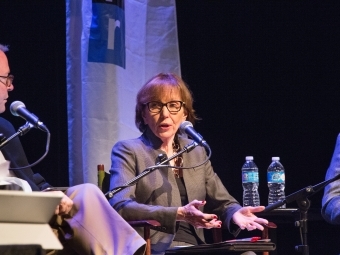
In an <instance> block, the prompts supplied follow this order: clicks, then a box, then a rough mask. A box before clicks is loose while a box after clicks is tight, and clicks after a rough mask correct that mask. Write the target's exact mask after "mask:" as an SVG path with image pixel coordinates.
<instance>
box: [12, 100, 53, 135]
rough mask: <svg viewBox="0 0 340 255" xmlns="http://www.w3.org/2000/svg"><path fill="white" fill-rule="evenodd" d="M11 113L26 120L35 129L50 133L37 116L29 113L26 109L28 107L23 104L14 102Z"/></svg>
mask: <svg viewBox="0 0 340 255" xmlns="http://www.w3.org/2000/svg"><path fill="white" fill-rule="evenodd" d="M10 110H11V113H12V114H13V115H14V116H19V117H21V118H23V119H25V120H26V121H27V122H29V123H30V124H32V125H33V126H34V127H35V128H38V129H40V130H42V131H45V132H49V131H48V129H47V127H46V126H45V125H44V123H42V122H41V121H40V120H39V118H38V117H37V116H35V115H34V114H33V113H31V112H29V111H28V110H27V109H26V106H25V104H24V103H23V102H20V101H14V102H13V103H12V104H11V106H10Z"/></svg>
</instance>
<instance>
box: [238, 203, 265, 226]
mask: <svg viewBox="0 0 340 255" xmlns="http://www.w3.org/2000/svg"><path fill="white" fill-rule="evenodd" d="M263 210H264V206H256V207H252V206H247V207H242V208H241V209H239V210H238V211H237V212H235V213H234V215H233V221H234V223H235V224H237V225H238V226H239V227H240V228H241V229H242V230H243V229H247V230H254V229H260V230H263V226H262V225H263V224H268V221H267V220H266V219H262V218H258V217H256V215H254V214H253V213H255V212H261V211H263Z"/></svg>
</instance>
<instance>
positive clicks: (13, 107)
mask: <svg viewBox="0 0 340 255" xmlns="http://www.w3.org/2000/svg"><path fill="white" fill-rule="evenodd" d="M21 107H24V108H26V106H25V104H24V103H23V102H20V101H14V102H13V103H11V106H10V110H11V113H12V114H13V115H14V116H19V115H18V113H17V111H18V109H19V108H21Z"/></svg>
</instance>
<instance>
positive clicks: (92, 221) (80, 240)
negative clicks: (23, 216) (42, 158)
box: [0, 45, 145, 255]
mask: <svg viewBox="0 0 340 255" xmlns="http://www.w3.org/2000/svg"><path fill="white" fill-rule="evenodd" d="M7 50H8V49H7V47H5V46H3V45H0V113H2V112H4V111H5V109H6V108H5V103H6V102H7V98H8V92H9V91H12V90H13V89H14V87H13V76H11V75H10V69H9V66H8V60H7V57H6V55H5V53H4V52H6V51H7ZM0 133H3V134H4V135H5V136H6V137H10V136H11V135H13V134H14V133H15V130H14V128H13V126H12V125H11V124H10V123H9V122H8V121H7V120H5V119H3V118H0ZM0 153H2V154H3V156H4V157H5V158H6V159H7V160H8V161H10V162H11V165H10V167H11V168H16V167H23V166H27V165H28V162H27V159H26V156H25V153H24V150H23V148H22V145H21V143H20V140H19V138H18V137H16V138H14V139H12V140H11V141H10V142H9V143H8V144H7V145H6V146H4V147H3V148H2V149H1V152H0ZM11 173H12V175H13V176H15V177H18V178H21V179H23V180H25V181H27V182H28V183H29V185H30V186H31V188H32V190H33V191H40V190H43V189H46V188H48V187H51V185H50V184H48V183H47V182H46V181H45V179H44V178H43V177H42V176H41V175H39V174H34V173H33V172H32V170H31V168H25V169H23V170H13V171H11ZM53 192H61V191H53ZM42 206H43V205H42ZM37 209H38V208H37ZM50 225H51V227H52V228H53V229H54V230H55V232H56V233H57V234H58V237H59V240H60V241H61V243H62V244H63V246H64V249H63V250H61V251H51V252H50V253H49V254H79V255H87V254H88V255H93V254H95V255H114V254H117V255H121V254H144V250H145V241H144V239H143V238H142V237H141V236H140V235H138V233H137V232H136V231H135V230H134V229H133V228H132V227H131V226H130V225H129V224H128V223H127V222H126V221H125V220H124V219H123V218H122V217H120V215H119V214H118V213H117V212H116V211H115V210H114V209H112V207H111V206H110V204H109V203H108V202H107V199H106V198H105V196H104V194H103V193H102V192H101V190H100V189H99V188H98V187H97V186H95V185H93V184H82V185H77V186H74V187H70V188H69V189H68V190H67V191H66V192H65V195H64V196H63V198H62V200H61V202H60V204H59V206H58V207H57V208H56V211H55V217H54V218H53V219H52V221H51V223H50Z"/></svg>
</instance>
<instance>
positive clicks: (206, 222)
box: [176, 200, 222, 228]
mask: <svg viewBox="0 0 340 255" xmlns="http://www.w3.org/2000/svg"><path fill="white" fill-rule="evenodd" d="M205 204H206V201H198V200H193V201H192V202H190V203H189V204H187V205H185V206H183V207H179V208H178V210H177V218H176V220H177V221H185V222H188V223H189V224H191V225H192V226H194V227H195V228H220V227H221V225H222V222H221V221H220V220H218V219H217V216H216V215H215V214H207V213H202V212H201V211H200V210H199V209H198V208H199V207H201V206H204V205H205Z"/></svg>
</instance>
